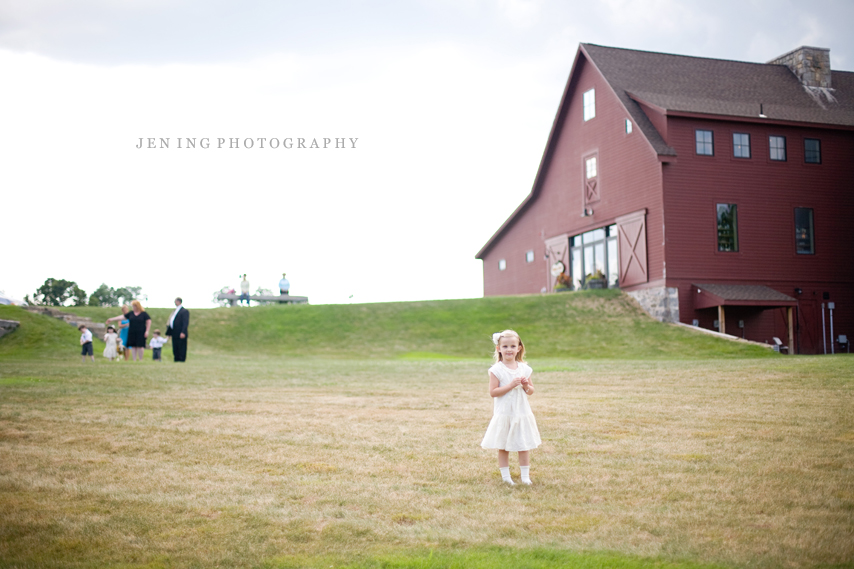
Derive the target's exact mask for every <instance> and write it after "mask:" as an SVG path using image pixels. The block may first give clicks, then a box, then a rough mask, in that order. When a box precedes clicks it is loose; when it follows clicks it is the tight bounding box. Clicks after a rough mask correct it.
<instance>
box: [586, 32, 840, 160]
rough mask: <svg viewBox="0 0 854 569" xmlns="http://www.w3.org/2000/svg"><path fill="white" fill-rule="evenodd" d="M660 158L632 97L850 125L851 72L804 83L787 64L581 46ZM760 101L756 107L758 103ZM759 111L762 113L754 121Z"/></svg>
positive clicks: (660, 145) (747, 115) (687, 110)
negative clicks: (826, 83)
mask: <svg viewBox="0 0 854 569" xmlns="http://www.w3.org/2000/svg"><path fill="white" fill-rule="evenodd" d="M581 49H582V50H583V51H584V52H585V53H586V54H587V55H588V56H589V58H590V61H591V62H592V63H593V65H594V66H595V67H596V68H597V69H598V70H599V72H600V73H601V74H602V76H603V77H604V78H605V79H606V80H607V81H608V84H609V85H610V87H611V88H612V89H613V90H614V92H615V93H616V95H617V97H619V99H620V101H621V102H622V103H623V105H624V106H625V107H626V109H627V110H628V111H629V113H630V114H631V115H632V119H633V120H634V121H635V122H636V123H637V125H638V127H639V128H640V129H641V131H642V132H643V133H644V135H645V136H646V137H647V139H649V141H650V144H652V146H653V148H654V149H655V150H656V152H658V153H659V154H660V155H675V154H676V152H675V151H674V150H673V149H672V148H670V147H669V146H667V144H666V143H665V142H664V140H663V139H662V138H661V136H660V135H659V134H658V132H657V131H656V130H655V128H654V127H653V126H652V124H651V123H650V122H649V119H647V117H646V115H645V114H644V112H643V110H641V108H640V106H639V105H638V104H637V102H636V101H642V102H645V103H648V104H650V105H652V106H654V107H658V108H659V109H662V110H663V111H664V112H665V113H666V114H668V115H680V114H691V115H710V116H715V117H720V116H726V117H731V118H736V119H738V118H741V119H749V120H756V121H759V120H763V121H767V122H775V121H784V122H798V123H808V124H820V125H823V126H827V125H836V126H841V127H850V126H854V73H851V72H848V71H832V72H831V77H832V86H833V88H832V89H820V88H815V87H805V86H803V85H802V84H801V82H800V81H799V80H798V78H797V77H796V76H795V74H794V73H792V72H791V71H790V70H789V68H788V67H786V66H785V65H780V64H769V63H747V62H743V61H730V60H726V59H710V58H705V57H689V56H685V55H672V54H669V53H655V52H650V51H638V50H632V49H620V48H614V47H604V46H600V45H594V44H581ZM760 105H761V107H760ZM760 108H761V111H762V114H763V115H765V117H764V118H762V119H760V117H759V114H760Z"/></svg>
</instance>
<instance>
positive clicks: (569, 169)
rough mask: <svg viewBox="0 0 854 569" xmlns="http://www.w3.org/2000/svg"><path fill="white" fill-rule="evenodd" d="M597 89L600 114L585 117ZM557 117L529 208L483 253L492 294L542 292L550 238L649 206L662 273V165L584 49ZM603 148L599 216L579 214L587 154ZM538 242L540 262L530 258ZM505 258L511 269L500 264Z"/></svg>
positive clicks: (652, 253)
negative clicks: (587, 95)
mask: <svg viewBox="0 0 854 569" xmlns="http://www.w3.org/2000/svg"><path fill="white" fill-rule="evenodd" d="M590 88H594V89H596V117H595V118H593V119H591V120H589V121H587V122H585V121H584V120H583V114H582V110H583V105H582V96H583V93H584V92H585V91H587V90H589V89H590ZM567 101H568V103H567V104H565V106H564V113H563V116H561V117H559V119H558V130H557V131H556V132H555V135H554V139H553V141H552V144H553V147H552V153H551V156H550V157H549V158H548V159H547V162H546V164H545V166H544V170H543V172H542V174H541V179H540V189H539V192H538V194H537V195H536V196H535V198H534V199H533V200H532V201H531V202H530V204H529V206H528V208H527V209H526V210H525V211H524V212H522V213H521V214H519V215H517V218H516V219H515V220H514V221H513V223H512V225H511V226H510V227H509V228H508V229H506V230H505V232H504V233H503V235H501V236H500V237H499V238H498V239H496V240H495V242H494V244H493V245H492V247H491V248H490V250H489V251H488V252H487V253H486V254H485V255H484V256H483V280H484V294H485V295H486V296H492V295H504V294H523V293H535V292H540V290H541V289H542V288H543V287H547V285H548V283H549V280H548V279H549V278H550V275H549V273H548V267H549V263H548V262H547V261H545V260H544V256H545V245H544V240H545V239H548V238H550V237H554V236H556V235H560V234H563V233H567V234H568V235H570V236H571V235H577V234H579V233H582V232H584V231H589V230H591V229H596V228H598V227H604V226H606V225H610V224H612V223H614V222H615V220H616V218H617V217H619V216H622V215H625V214H628V213H632V212H635V211H638V210H641V209H644V208H646V209H647V210H648V212H649V214H648V216H647V243H648V248H649V249H648V262H649V267H648V268H649V271H650V279H661V278H663V276H664V274H663V273H664V251H663V247H662V245H663V241H664V235H663V216H662V208H661V192H660V187H661V165H660V163H659V162H658V158H657V156H656V154H655V152H654V151H653V150H652V148H651V147H650V145H649V144H648V143H647V142H646V140H645V139H644V138H643V135H642V134H641V133H640V131H639V129H637V128H634V131H633V132H632V133H631V134H626V131H625V121H626V118H628V113H626V111H625V109H623V107H622V105H621V104H620V102H619V100H618V99H617V97H616V96H615V95H614V93H613V92H612V91H611V89H610V87H609V86H608V85H607V83H606V82H605V80H604V78H603V77H602V76H601V75H600V74H599V72H598V71H597V70H596V69H595V68H594V67H593V66H591V65H589V64H588V63H587V61H586V60H585V59H584V57H583V56H581V57H580V59H579V62H578V64H577V65H576V69H575V73H574V75H573V78H572V83H571V84H570V86H569V92H568V93H567ZM593 152H597V153H598V157H599V184H600V200H599V201H598V202H597V203H594V204H591V205H590V207H592V208H593V215H592V216H590V217H581V213H582V208H583V207H584V203H583V188H584V170H583V162H582V157H583V156H586V155H589V154H590V153H593ZM530 249H534V256H535V261H534V263H530V264H527V263H524V255H525V251H528V250H530ZM499 259H506V260H507V269H506V270H505V271H499V270H498V261H499Z"/></svg>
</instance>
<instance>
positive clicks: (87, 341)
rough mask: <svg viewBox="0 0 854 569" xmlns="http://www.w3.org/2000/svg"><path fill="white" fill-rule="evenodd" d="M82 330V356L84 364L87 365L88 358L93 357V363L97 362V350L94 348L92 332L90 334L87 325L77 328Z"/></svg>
mask: <svg viewBox="0 0 854 569" xmlns="http://www.w3.org/2000/svg"><path fill="white" fill-rule="evenodd" d="M77 329H78V330H80V348H81V349H80V355H81V356H83V363H86V356H92V362H93V363H94V362H95V349H94V348H93V347H92V332H90V331H89V330H88V329H87V328H86V325H85V324H81V325H80V326H78V327H77Z"/></svg>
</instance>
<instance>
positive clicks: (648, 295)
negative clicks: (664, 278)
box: [626, 286, 679, 322]
mask: <svg viewBox="0 0 854 569" xmlns="http://www.w3.org/2000/svg"><path fill="white" fill-rule="evenodd" d="M626 294H628V295H629V296H631V297H632V298H634V299H635V300H636V301H638V304H640V305H641V307H642V308H643V309H644V310H645V311H646V312H647V313H648V314H649V315H650V316H652V317H653V318H655V319H656V320H658V321H659V322H679V289H678V288H671V287H663V286H660V287H652V288H644V289H640V290H633V291H626Z"/></svg>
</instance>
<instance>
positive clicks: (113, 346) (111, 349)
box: [104, 326, 119, 361]
mask: <svg viewBox="0 0 854 569" xmlns="http://www.w3.org/2000/svg"><path fill="white" fill-rule="evenodd" d="M118 341H119V335H118V334H116V329H115V328H113V327H112V326H108V327H107V333H106V334H104V342H105V343H106V344H107V347H106V348H104V357H105V358H107V359H108V360H110V361H113V360H114V359H116V358H117V357H118V356H119V352H118V349H117V347H118Z"/></svg>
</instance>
